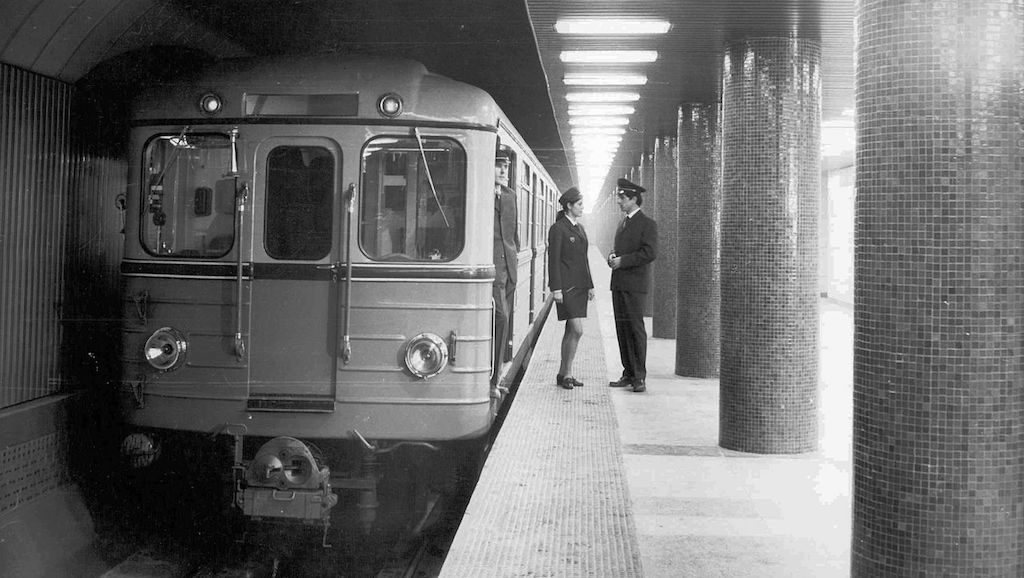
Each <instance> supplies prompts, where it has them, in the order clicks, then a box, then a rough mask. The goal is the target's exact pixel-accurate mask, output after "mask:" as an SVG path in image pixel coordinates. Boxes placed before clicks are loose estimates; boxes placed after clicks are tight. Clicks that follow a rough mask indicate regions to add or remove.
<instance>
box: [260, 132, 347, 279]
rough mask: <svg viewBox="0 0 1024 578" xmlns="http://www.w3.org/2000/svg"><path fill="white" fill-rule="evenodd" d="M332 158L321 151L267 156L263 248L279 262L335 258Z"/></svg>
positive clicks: (292, 149)
mask: <svg viewBox="0 0 1024 578" xmlns="http://www.w3.org/2000/svg"><path fill="white" fill-rule="evenodd" d="M334 174H335V173H334V155H332V154H331V151H329V150H327V149H326V148H323V147H318V146H294V145H287V146H279V147H275V148H273V149H272V150H271V151H270V153H269V154H268V155H267V181H266V211H265V213H266V218H265V223H264V233H263V234H264V237H263V243H264V246H265V247H266V250H267V254H268V255H270V256H271V257H273V258H275V259H294V260H303V261H315V260H317V259H322V258H324V257H326V256H327V255H328V254H329V253H330V252H331V235H332V232H333V230H334V223H333V211H332V206H333V203H334Z"/></svg>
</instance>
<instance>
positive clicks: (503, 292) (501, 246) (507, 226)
mask: <svg viewBox="0 0 1024 578" xmlns="http://www.w3.org/2000/svg"><path fill="white" fill-rule="evenodd" d="M508 180H509V154H508V151H507V150H505V149H502V148H501V146H500V145H499V146H498V148H497V151H496V153H495V156H494V287H493V289H494V291H493V293H494V374H493V375H492V376H491V385H497V383H498V379H499V378H500V376H501V366H502V364H503V363H504V362H505V361H506V360H505V350H506V349H507V348H508V342H509V339H511V335H510V331H509V328H510V327H511V317H512V310H513V309H514V307H515V302H516V299H515V297H516V295H515V294H516V270H517V269H518V267H519V216H518V213H517V209H516V194H515V191H513V190H512V189H510V188H509V187H508Z"/></svg>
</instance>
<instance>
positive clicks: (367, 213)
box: [359, 137, 466, 262]
mask: <svg viewBox="0 0 1024 578" xmlns="http://www.w3.org/2000/svg"><path fill="white" fill-rule="evenodd" d="M362 183H363V190H362V197H361V199H360V203H359V206H360V212H359V242H360V245H361V246H362V248H363V252H364V253H366V255H367V256H368V257H370V258H371V259H375V260H380V261H435V262H445V261H451V260H452V259H455V258H456V257H458V256H459V254H460V253H462V249H463V246H464V244H465V238H466V210H465V209H466V152H465V150H463V148H462V147H461V146H460V145H459V143H457V142H456V141H454V140H452V139H444V138H427V137H424V138H409V137H382V138H376V139H372V140H370V141H369V142H368V143H367V144H366V148H365V149H364V150H363V159H362Z"/></svg>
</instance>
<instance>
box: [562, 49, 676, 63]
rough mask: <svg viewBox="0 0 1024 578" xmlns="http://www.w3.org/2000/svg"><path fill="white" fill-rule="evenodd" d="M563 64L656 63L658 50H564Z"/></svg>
mask: <svg viewBox="0 0 1024 578" xmlns="http://www.w3.org/2000/svg"><path fill="white" fill-rule="evenodd" d="M558 57H559V58H561V59H562V62H576V63H581V64H631V63H637V62H654V61H655V60H657V59H658V51H657V50H563V51H562V52H561V54H559V55H558Z"/></svg>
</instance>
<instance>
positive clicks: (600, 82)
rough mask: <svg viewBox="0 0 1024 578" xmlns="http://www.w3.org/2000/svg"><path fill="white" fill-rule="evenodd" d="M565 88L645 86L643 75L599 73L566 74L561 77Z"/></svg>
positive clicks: (645, 76)
mask: <svg viewBox="0 0 1024 578" xmlns="http://www.w3.org/2000/svg"><path fill="white" fill-rule="evenodd" d="M562 83H563V84H565V85H567V86H576V85H589V86H643V85H645V84H647V75H645V74H621V73H599V72H567V73H566V74H565V76H563V77H562Z"/></svg>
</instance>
